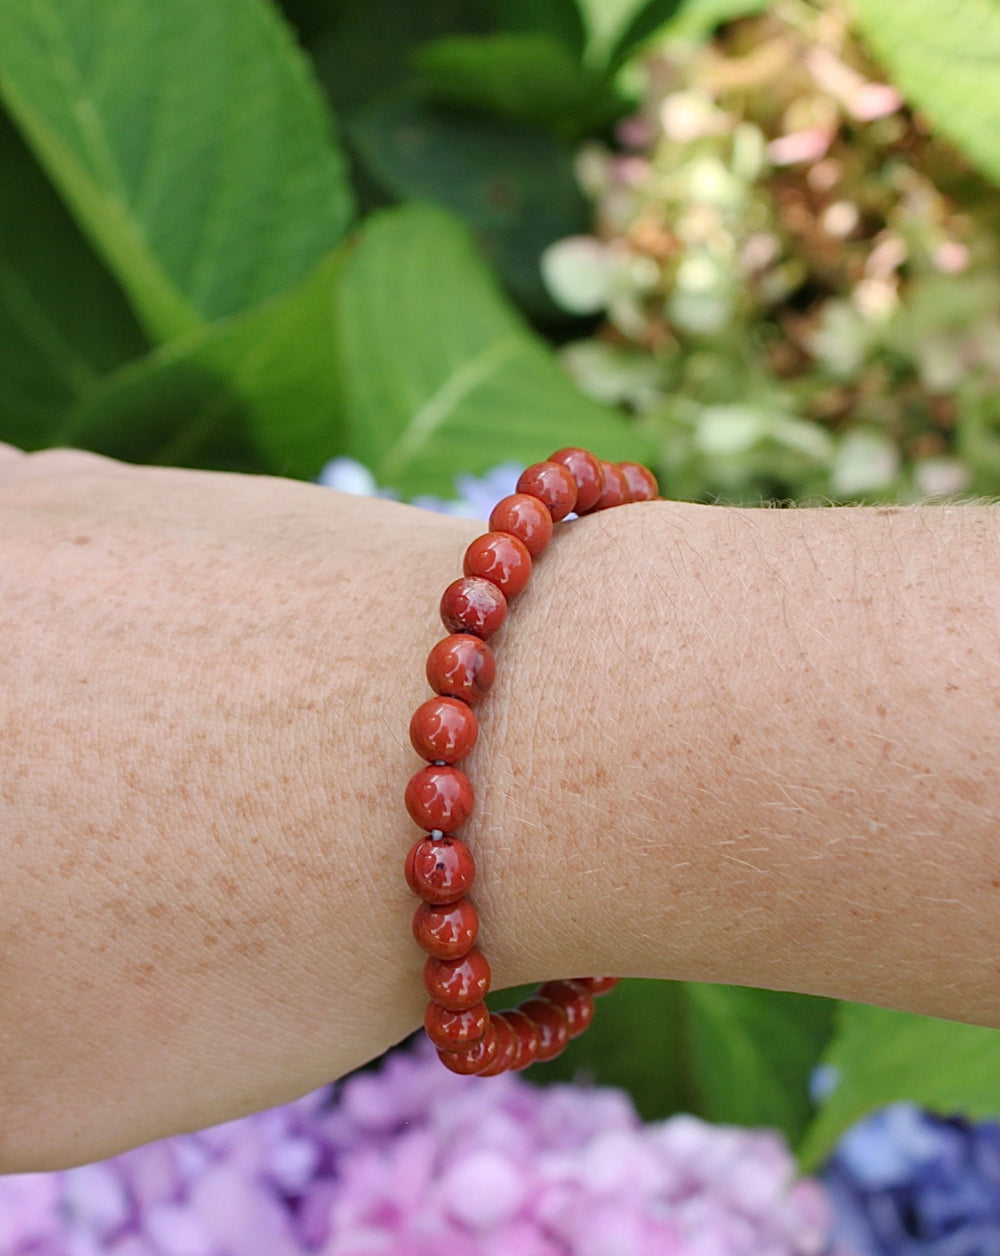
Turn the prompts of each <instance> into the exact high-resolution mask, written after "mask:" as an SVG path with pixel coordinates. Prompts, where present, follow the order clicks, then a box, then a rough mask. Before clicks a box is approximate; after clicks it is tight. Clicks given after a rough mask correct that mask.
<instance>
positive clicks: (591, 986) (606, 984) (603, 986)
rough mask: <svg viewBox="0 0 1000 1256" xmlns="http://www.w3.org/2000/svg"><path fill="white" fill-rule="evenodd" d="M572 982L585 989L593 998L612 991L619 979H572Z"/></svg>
mask: <svg viewBox="0 0 1000 1256" xmlns="http://www.w3.org/2000/svg"><path fill="white" fill-rule="evenodd" d="M573 980H574V981H575V982H578V983H579V984H580V985H581V986H584V987H586V989H588V990H589V991H590V993H591V994H592V995H594V997H595V998H597V997H599V996H600V995H602V994H607V993H608V991H609V990H613V989H614V988H615V986H616V985H618V983H619V981H621V977H574V978H573Z"/></svg>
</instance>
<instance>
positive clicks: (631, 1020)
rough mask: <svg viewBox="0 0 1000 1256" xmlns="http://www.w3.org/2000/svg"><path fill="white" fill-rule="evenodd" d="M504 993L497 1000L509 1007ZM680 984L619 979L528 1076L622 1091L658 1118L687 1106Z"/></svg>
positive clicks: (648, 1116)
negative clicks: (575, 1033) (585, 1022)
mask: <svg viewBox="0 0 1000 1256" xmlns="http://www.w3.org/2000/svg"><path fill="white" fill-rule="evenodd" d="M511 1005H512V1000H510V999H503V1000H500V1001H499V1006H503V1007H510V1006H511ZM683 1030H684V987H683V985H682V984H681V983H680V982H676V981H645V980H639V979H629V980H628V981H623V982H621V984H620V985H619V986H617V987H616V988H615V989H614V990H612V991H611V993H610V994H606V995H603V996H602V997H601V998H600V999H598V1001H597V1013H596V1015H595V1016H594V1020H593V1022H592V1024H591V1026H590V1028H589V1029H588V1030H587V1032H586V1033H585V1034H583V1035H582V1036H581V1037H579V1038H574V1039H573V1040H572V1041H571V1042H570V1044H569V1046H568V1047H567V1048H566V1050H565V1051H564V1052H563V1053H562V1054H561V1055H560V1056H558V1057H557V1058H556V1059H554V1060H550V1061H549V1062H548V1063H546V1064H539V1065H537V1066H536V1067H534V1068H532V1069H531V1070H530V1071H529V1072H528V1074H527V1076H528V1078H529V1079H530V1080H531V1081H533V1082H537V1083H538V1084H540V1085H552V1084H553V1083H556V1082H564V1081H577V1082H584V1083H586V1084H594V1085H598V1086H617V1087H619V1088H620V1089H622V1090H625V1091H627V1092H628V1093H629V1094H630V1095H631V1096H632V1099H633V1101H634V1103H635V1106H636V1108H637V1109H638V1111H639V1114H640V1115H641V1116H642V1117H643V1119H644V1120H647V1121H660V1120H663V1119H664V1118H665V1117H668V1116H671V1115H672V1114H673V1113H675V1112H691V1111H694V1110H695V1109H696V1107H697V1100H696V1098H695V1095H694V1092H693V1090H692V1089H691V1077H690V1074H689V1071H688V1065H689V1064H690V1058H689V1057H688V1055H687V1053H686V1051H685V1047H684V1036H683Z"/></svg>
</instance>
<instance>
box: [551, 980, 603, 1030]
mask: <svg viewBox="0 0 1000 1256" xmlns="http://www.w3.org/2000/svg"><path fill="white" fill-rule="evenodd" d="M538 993H539V995H540V996H541V997H542V998H543V999H548V1000H549V1002H551V1003H554V1004H555V1005H556V1007H560V1008H562V1010H563V1013H564V1014H565V1016H566V1023H567V1024H568V1025H569V1036H570V1037H571V1038H577V1037H579V1035H580V1034H582V1033H583V1031H584V1030H585V1029H586V1028H587V1026H588V1025H589V1024H590V1022H591V1021H592V1020H593V1019H594V996H593V995H592V994H591V993H590V991H589V990H588V989H587V987H586V986H584V985H582V984H581V983H580V982H577V981H547V982H546V983H545V985H544V986H542V988H541V989H540V990H539V991H538Z"/></svg>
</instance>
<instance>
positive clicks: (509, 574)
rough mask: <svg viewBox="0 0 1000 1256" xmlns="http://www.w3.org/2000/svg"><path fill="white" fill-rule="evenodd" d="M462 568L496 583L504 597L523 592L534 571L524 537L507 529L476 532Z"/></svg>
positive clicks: (470, 574) (466, 572) (468, 572)
mask: <svg viewBox="0 0 1000 1256" xmlns="http://www.w3.org/2000/svg"><path fill="white" fill-rule="evenodd" d="M462 570H463V571H464V572H465V574H466V575H467V576H482V578H483V579H484V580H489V581H490V582H491V583H493V584H495V585H496V586H497V588H498V589H499V590H500V592H501V593H502V594H503V595H504V597H513V596H514V595H515V594H516V593H520V592H521V590H522V589H523V588H524V586H525V585H526V584H527V583H528V577H529V576H530V575H531V555H530V554H529V553H528V550H527V548H526V547H525V545H524V542H523V541H519V540H518V539H517V537H516V536H511V535H510V534H509V533H507V532H486V533H484V534H483V535H482V536H477V537H476V539H475V540H474V541H473V542H472V544H471V545H470V546H469V548H468V549H467V550H466V551H465V561H464V562H463V564H462Z"/></svg>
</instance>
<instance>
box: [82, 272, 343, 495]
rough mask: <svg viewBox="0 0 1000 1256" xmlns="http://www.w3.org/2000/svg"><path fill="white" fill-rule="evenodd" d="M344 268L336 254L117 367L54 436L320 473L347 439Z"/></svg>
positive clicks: (135, 457) (154, 456) (175, 461)
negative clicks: (294, 282)
mask: <svg viewBox="0 0 1000 1256" xmlns="http://www.w3.org/2000/svg"><path fill="white" fill-rule="evenodd" d="M340 265H341V256H340V253H339V251H335V252H334V253H332V254H330V255H329V256H328V257H326V258H325V259H324V260H323V261H322V262H321V263H320V264H319V266H317V267H316V268H315V270H314V271H313V273H312V274H311V275H310V276H309V277H308V278H307V279H306V280H305V281H303V282H302V283H301V284H299V285H298V286H297V287H296V288H294V289H292V290H291V291H290V292H288V293H285V294H283V295H282V296H280V297H276V298H272V299H271V300H270V301H268V302H265V303H264V304H263V305H262V306H260V307H258V308H256V309H254V310H251V311H248V312H247V313H246V314H243V315H240V316H238V317H235V318H232V319H227V320H223V321H221V322H218V323H214V324H212V325H211V326H209V327H206V328H202V329H201V330H199V331H197V332H194V333H193V334H192V335H190V336H187V337H183V338H181V339H179V340H175V341H173V342H171V343H170V344H169V345H165V346H163V347H161V348H160V349H157V350H156V351H155V352H153V353H151V354H150V355H149V356H148V357H147V358H145V359H143V360H142V361H140V362H137V363H134V364H131V365H129V366H127V367H125V368H123V369H122V370H120V371H117V372H115V373H114V374H112V375H110V376H109V377H108V378H107V379H105V380H103V381H102V382H101V383H100V384H99V385H98V386H96V387H94V388H92V389H91V390H90V392H89V393H88V395H87V396H86V397H85V399H84V400H83V401H81V402H80V404H79V405H78V406H77V407H75V409H74V410H73V411H72V412H71V414H70V416H69V418H68V419H67V421H66V423H65V425H64V426H63V427H62V429H61V430H60V432H59V434H58V435H59V439H60V440H61V441H63V442H65V443H70V444H74V445H80V446H83V447H85V448H88V449H95V450H97V451H98V452H99V453H104V454H108V455H110V456H112V457H116V458H123V459H126V460H128V461H133V462H160V463H167V464H171V465H189V466H221V467H234V466H235V467H240V468H242V467H245V468H246V469H251V470H268V471H271V472H274V473H276V474H280V475H297V476H303V477H307V476H313V475H315V474H316V473H317V472H318V471H319V469H320V468H321V467H322V465H323V463H324V462H325V461H326V460H327V459H328V458H330V457H332V456H333V455H334V454H336V453H337V452H339V450H340V447H341V440H342V435H341V429H340V417H339V408H340V404H341V401H340V398H341V381H340V376H339V368H338V361H337V357H336V348H335V328H334V324H333V311H334V300H333V290H334V285H335V283H336V277H337V274H338V271H339V268H340Z"/></svg>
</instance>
